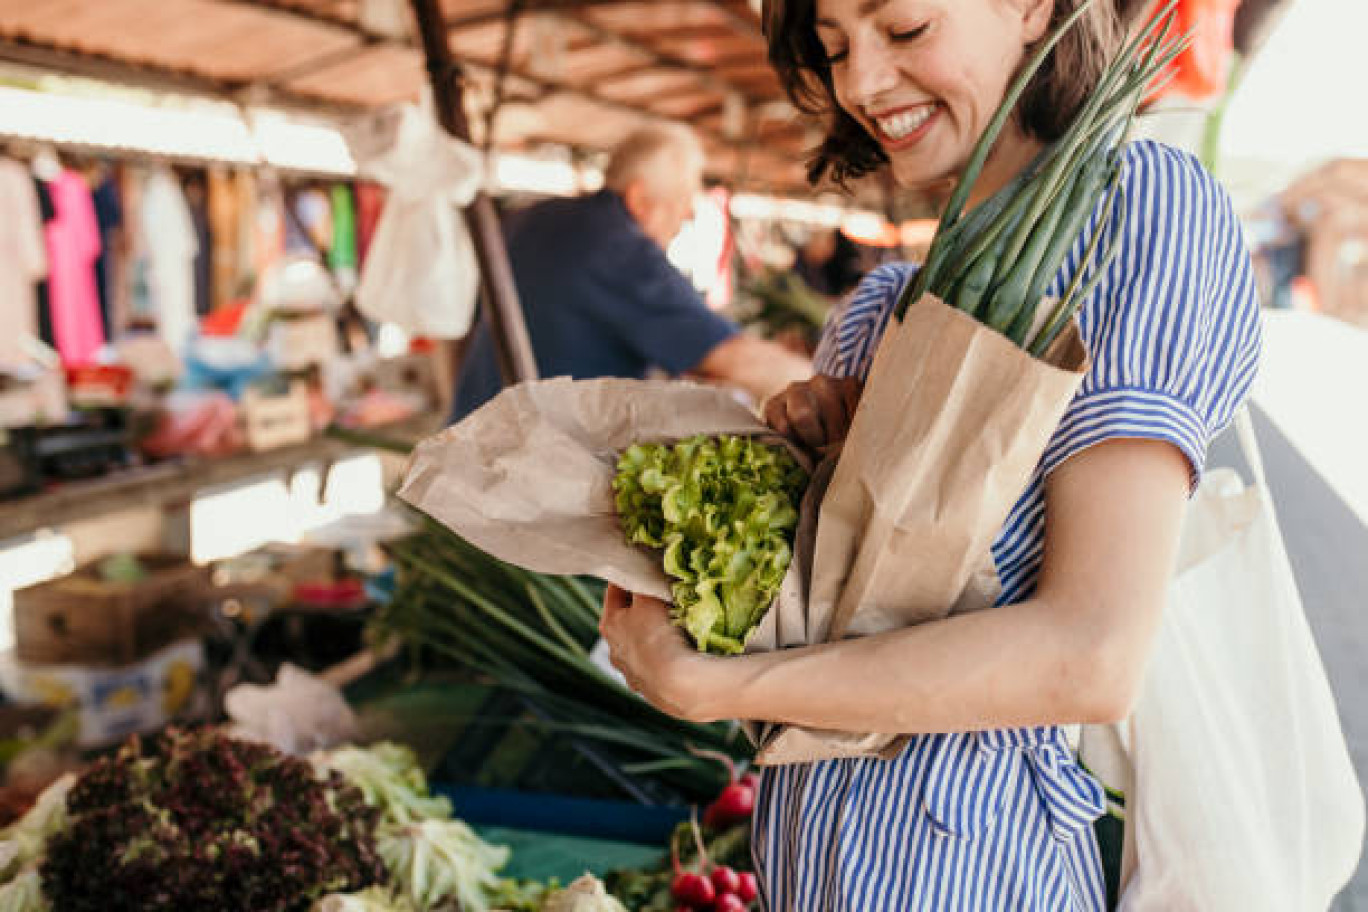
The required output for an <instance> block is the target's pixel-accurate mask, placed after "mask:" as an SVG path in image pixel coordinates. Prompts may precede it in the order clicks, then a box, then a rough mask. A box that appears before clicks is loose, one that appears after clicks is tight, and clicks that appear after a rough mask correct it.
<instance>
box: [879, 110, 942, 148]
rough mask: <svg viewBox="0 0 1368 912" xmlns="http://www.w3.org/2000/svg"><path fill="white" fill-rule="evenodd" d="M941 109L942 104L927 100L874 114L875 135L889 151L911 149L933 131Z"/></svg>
mask: <svg viewBox="0 0 1368 912" xmlns="http://www.w3.org/2000/svg"><path fill="white" fill-rule="evenodd" d="M940 110H941V109H940V105H938V104H936V103H935V102H927V103H923V104H916V105H909V106H906V107H900V108H890V109H887V110H884V111H880V112H878V113H876V114H872V115H870V116H871V118H872V119H873V121H874V125H875V131H874V132H875V137H876V138H877V139H878V140H879V144H880V145H882V146H883V147H884V149H885V150H886V151H888V152H899V151H902V150H903V149H909V148H911V147H912V146H914V145H916V144H917V143H919V142H921V141H922V139H923V138H925V137H926V134H928V133H930V132H931V129H932V128H933V127H934V126H935V124H936V121H937V120H938V119H939V115H940Z"/></svg>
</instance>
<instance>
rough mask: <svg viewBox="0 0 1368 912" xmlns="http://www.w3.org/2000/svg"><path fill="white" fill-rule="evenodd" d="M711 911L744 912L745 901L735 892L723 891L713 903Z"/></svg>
mask: <svg viewBox="0 0 1368 912" xmlns="http://www.w3.org/2000/svg"><path fill="white" fill-rule="evenodd" d="M713 912H746V903H745V901H744V900H742V899H741V897H739V896H737V895H736V894H735V893H723V894H722V895H721V896H719V897H717V902H715V903H713Z"/></svg>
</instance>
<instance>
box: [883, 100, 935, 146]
mask: <svg viewBox="0 0 1368 912" xmlns="http://www.w3.org/2000/svg"><path fill="white" fill-rule="evenodd" d="M935 111H936V106H935V105H926V106H924V107H920V108H915V109H913V110H910V111H899V112H898V113H897V114H894V115H893V116H891V117H880V118H878V119H877V123H878V124H879V129H880V130H882V131H883V133H884V135H885V136H887V137H888V138H889V139H902V138H903V137H904V136H907V134H909V133H911V132H912V131H913V130H915V129H917V128H918V127H920V126H921V125H922V124H924V123H926V121H927V120H928V119H930V117H931V115H932V114H934V113H935Z"/></svg>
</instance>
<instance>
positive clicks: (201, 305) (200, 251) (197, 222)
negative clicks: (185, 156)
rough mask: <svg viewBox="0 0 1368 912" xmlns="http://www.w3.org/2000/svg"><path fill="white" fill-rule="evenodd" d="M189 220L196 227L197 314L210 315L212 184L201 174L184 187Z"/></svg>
mask: <svg viewBox="0 0 1368 912" xmlns="http://www.w3.org/2000/svg"><path fill="white" fill-rule="evenodd" d="M181 189H182V190H183V191H184V193H185V204H186V206H188V207H189V209H190V221H191V223H192V224H193V225H194V226H195V313H196V314H197V315H199V316H201V317H203V316H207V315H208V314H209V312H210V311H211V310H213V309H214V308H213V284H214V244H213V239H212V238H211V237H210V235H209V185H208V182H207V180H206V179H205V178H204V177H203V176H202V175H199V174H194V175H191V176H190V177H188V178H186V179H185V181H184V182H183V183H182V185H181Z"/></svg>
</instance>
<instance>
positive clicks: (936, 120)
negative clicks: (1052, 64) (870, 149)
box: [817, 0, 1053, 186]
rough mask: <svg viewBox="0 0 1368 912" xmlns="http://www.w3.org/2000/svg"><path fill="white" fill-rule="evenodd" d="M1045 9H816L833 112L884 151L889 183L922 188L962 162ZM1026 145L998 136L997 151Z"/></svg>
mask: <svg viewBox="0 0 1368 912" xmlns="http://www.w3.org/2000/svg"><path fill="white" fill-rule="evenodd" d="M1052 9H1053V2H1052V0H817V35H818V38H819V39H820V40H821V42H822V46H823V47H824V48H825V49H826V53H827V57H828V59H829V60H830V62H831V77H832V82H833V85H834V87H835V90H836V100H837V101H838V102H839V103H840V105H841V107H842V108H843V109H845V111H846V112H847V113H848V114H850V116H852V117H853V118H855V120H856V121H858V122H859V123H860V124H861V125H862V126H863V127H864V128H865V130H867V131H868V132H869V135H870V136H872V137H874V139H875V140H876V141H877V142H878V143H879V145H880V146H882V147H883V150H884V152H886V153H887V154H888V158H889V161H890V162H891V163H892V166H893V174H894V177H895V178H896V179H897V181H898V183H900V184H902V185H904V186H926V185H931V184H935V183H939V182H942V181H945V180H948V179H950V178H952V177H954V175H955V174H957V173H958V172H959V171H960V170H961V169H962V168H963V166H964V164H965V163H966V162H967V161H968V160H969V156H970V154H971V153H972V152H973V149H974V144H975V143H976V142H977V141H978V138H979V136H980V135H981V134H982V133H983V131H984V129H985V128H986V127H987V126H988V121H989V120H991V119H992V116H993V113H994V111H996V110H997V107H998V105H999V104H1000V103H1001V101H1002V98H1003V95H1005V94H1006V91H1007V86H1008V83H1009V82H1010V81H1011V79H1012V77H1013V75H1014V74H1015V72H1016V70H1017V68H1018V67H1019V66H1020V64H1021V61H1022V58H1023V56H1024V53H1025V48H1026V46H1027V45H1028V44H1030V43H1031V42H1033V41H1036V40H1037V39H1039V38H1040V37H1041V36H1042V35H1043V34H1044V32H1045V29H1046V28H1047V26H1048V24H1049V19H1050V13H1051V11H1052ZM1025 142H1027V140H1026V139H1025V138H1024V136H1023V135H1022V134H1021V132H1020V131H1019V130H1015V129H1012V130H1004V132H1003V138H1002V139H1001V140H999V144H998V149H997V150H996V151H997V153H1002V152H1004V151H1005V150H1004V148H1003V147H1004V146H1005V145H1008V144H1011V143H1025ZM1010 158H1011V159H1017V158H1023V159H1025V160H1029V156H1017V155H1012V156H1010ZM1023 163H1024V162H1023Z"/></svg>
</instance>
